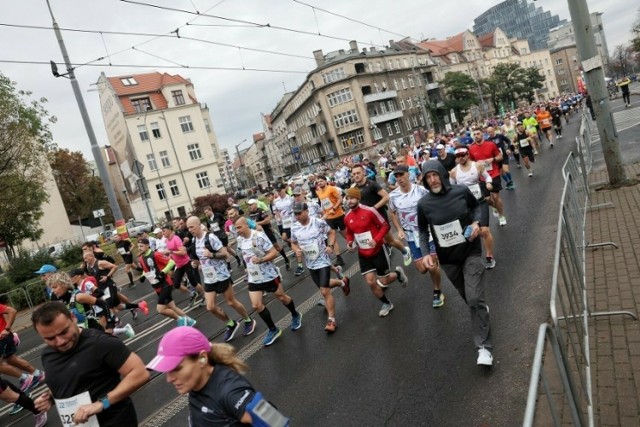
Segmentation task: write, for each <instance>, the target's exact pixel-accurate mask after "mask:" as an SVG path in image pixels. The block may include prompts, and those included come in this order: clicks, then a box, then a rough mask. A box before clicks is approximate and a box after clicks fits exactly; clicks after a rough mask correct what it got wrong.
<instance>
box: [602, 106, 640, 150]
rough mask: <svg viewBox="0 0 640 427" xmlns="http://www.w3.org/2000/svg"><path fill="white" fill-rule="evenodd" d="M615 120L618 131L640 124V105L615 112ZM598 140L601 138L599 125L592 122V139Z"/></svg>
mask: <svg viewBox="0 0 640 427" xmlns="http://www.w3.org/2000/svg"><path fill="white" fill-rule="evenodd" d="M613 121H614V123H615V125H616V130H617V131H618V132H622V131H623V130H627V129H629V128H632V127H634V126H637V125H640V107H636V108H628V109H625V110H622V111H616V112H615V113H613ZM598 140H600V135H599V134H598V127H597V126H596V124H595V122H591V141H592V142H595V141H598Z"/></svg>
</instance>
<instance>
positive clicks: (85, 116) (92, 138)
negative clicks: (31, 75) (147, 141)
mask: <svg viewBox="0 0 640 427" xmlns="http://www.w3.org/2000/svg"><path fill="white" fill-rule="evenodd" d="M47 7H48V8H49V14H51V20H52V21H53V31H54V32H55V34H56V37H57V39H58V44H59V45H60V50H61V51H62V58H63V59H64V63H65V65H66V67H67V73H66V74H67V75H68V76H69V81H70V82H71V87H72V88H73V94H74V95H75V97H76V102H77V103H78V108H80V115H81V116H82V121H83V122H84V127H85V129H86V130H87V135H88V136H89V142H90V144H91V152H92V153H93V158H94V159H95V161H96V165H97V166H98V174H99V175H100V179H101V180H102V185H103V186H104V191H105V193H107V199H108V200H109V206H110V207H111V212H113V217H114V218H115V220H116V222H117V221H118V220H123V219H124V218H123V216H122V211H121V210H120V205H119V204H118V199H117V198H116V192H115V191H114V190H113V186H112V185H111V180H110V179H109V174H108V172H107V166H106V165H105V163H104V158H103V157H102V153H101V152H100V147H99V146H98V141H97V139H96V134H95V133H94V132H93V127H92V126H91V120H90V119H89V113H88V112H87V107H86V105H85V103H84V99H83V98H82V92H81V91H80V85H78V81H77V80H76V76H75V73H74V72H73V67H72V66H71V61H70V60H69V54H68V53H67V48H66V46H65V45H64V40H63V39H62V33H61V32H60V27H58V23H57V22H56V18H54V17H53V11H52V10H51V5H50V4H49V0H47ZM56 77H58V75H56Z"/></svg>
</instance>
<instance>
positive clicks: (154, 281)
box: [144, 271, 158, 285]
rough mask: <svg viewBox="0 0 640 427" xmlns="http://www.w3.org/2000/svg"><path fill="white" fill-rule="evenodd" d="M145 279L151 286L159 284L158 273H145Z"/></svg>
mask: <svg viewBox="0 0 640 427" xmlns="http://www.w3.org/2000/svg"><path fill="white" fill-rule="evenodd" d="M144 277H146V278H147V280H148V281H149V283H150V284H152V285H155V284H157V283H158V279H156V272H155V271H145V272H144Z"/></svg>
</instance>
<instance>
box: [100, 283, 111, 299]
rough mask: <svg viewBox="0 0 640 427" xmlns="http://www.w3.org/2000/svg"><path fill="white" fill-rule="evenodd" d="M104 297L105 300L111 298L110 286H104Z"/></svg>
mask: <svg viewBox="0 0 640 427" xmlns="http://www.w3.org/2000/svg"><path fill="white" fill-rule="evenodd" d="M102 292H103V293H102V299H103V300H105V301H106V300H108V299H109V298H111V291H110V290H109V287H108V286H107V287H106V288H104V290H103V291H102Z"/></svg>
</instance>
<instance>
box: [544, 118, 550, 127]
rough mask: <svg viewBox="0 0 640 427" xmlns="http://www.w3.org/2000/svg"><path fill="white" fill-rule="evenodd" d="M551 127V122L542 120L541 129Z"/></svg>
mask: <svg viewBox="0 0 640 427" xmlns="http://www.w3.org/2000/svg"><path fill="white" fill-rule="evenodd" d="M549 126H551V120H549V119H542V127H545V128H546V127H549Z"/></svg>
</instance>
